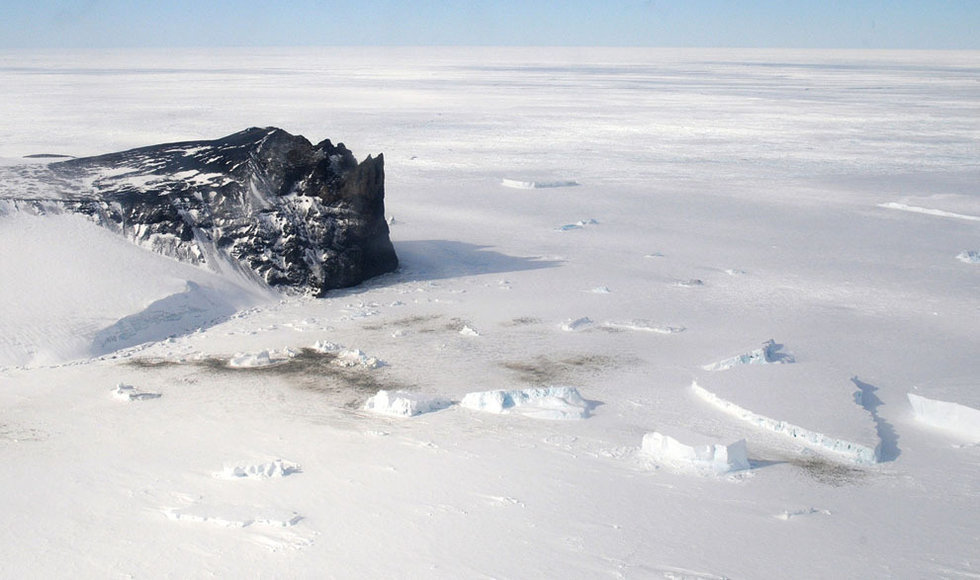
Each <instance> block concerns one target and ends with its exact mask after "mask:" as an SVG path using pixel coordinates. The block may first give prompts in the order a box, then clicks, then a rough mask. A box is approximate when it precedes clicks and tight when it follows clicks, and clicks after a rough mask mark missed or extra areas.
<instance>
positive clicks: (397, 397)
mask: <svg viewBox="0 0 980 580" xmlns="http://www.w3.org/2000/svg"><path fill="white" fill-rule="evenodd" d="M451 405H452V401H450V400H449V399H445V398H442V397H436V396H432V395H425V394H421V393H407V392H405V391H385V390H381V391H378V393H377V394H376V395H374V396H373V397H371V398H370V399H368V400H367V403H365V404H364V409H365V410H367V411H373V412H375V413H381V414H383V415H394V416H396V417H413V416H415V415H421V414H423V413H431V412H433V411H439V410H442V409H445V408H447V407H449V406H451Z"/></svg>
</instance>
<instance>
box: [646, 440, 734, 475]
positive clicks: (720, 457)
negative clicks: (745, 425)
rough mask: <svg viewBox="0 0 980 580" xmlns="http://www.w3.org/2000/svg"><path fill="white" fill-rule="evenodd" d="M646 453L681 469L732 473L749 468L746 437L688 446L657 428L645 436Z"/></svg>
mask: <svg viewBox="0 0 980 580" xmlns="http://www.w3.org/2000/svg"><path fill="white" fill-rule="evenodd" d="M642 449H643V452H644V453H646V454H647V455H650V456H651V457H653V458H654V459H655V460H657V461H658V462H662V463H665V464H667V465H670V466H672V467H677V468H680V469H690V468H693V469H695V470H698V471H710V472H713V473H718V474H721V473H728V472H730V471H739V470H742V469H749V468H750V467H751V466H750V465H749V457H748V451H747V448H746V445H745V439H739V440H738V441H736V442H734V443H731V444H729V445H721V444H717V443H716V444H705V445H685V444H684V443H681V442H680V441H678V440H677V439H674V438H673V437H670V436H668V435H664V434H662V433H658V432H656V431H654V432H652V433H647V434H646V435H644V436H643V446H642Z"/></svg>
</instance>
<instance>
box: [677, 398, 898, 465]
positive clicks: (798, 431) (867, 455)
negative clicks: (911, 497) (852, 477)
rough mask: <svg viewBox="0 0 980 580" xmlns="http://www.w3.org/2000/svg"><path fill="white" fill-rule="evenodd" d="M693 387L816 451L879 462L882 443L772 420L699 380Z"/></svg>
mask: <svg viewBox="0 0 980 580" xmlns="http://www.w3.org/2000/svg"><path fill="white" fill-rule="evenodd" d="M691 388H693V389H694V393H695V394H696V395H697V396H698V397H701V398H702V399H704V400H705V401H707V402H709V403H711V404H712V405H714V406H716V407H718V408H719V409H721V410H722V411H725V412H726V413H729V414H732V415H734V416H736V417H738V418H739V419H741V420H743V421H745V422H747V423H751V424H752V425H755V426H756V427H759V428H761V429H765V430H767V431H772V432H774V433H779V434H782V435H785V436H786V437H789V438H791V439H795V440H797V441H799V442H800V443H801V444H803V445H805V446H807V447H810V448H813V449H816V450H820V451H831V452H833V453H835V454H837V455H840V456H842V457H843V458H845V459H847V460H848V461H851V462H852V463H858V464H872V463H877V462H878V453H879V447H880V444H879V445H876V446H875V447H874V448H871V447H868V446H867V445H861V444H860V443H854V442H852V441H846V440H844V439H837V438H834V437H830V436H828V435H824V434H823V433H817V432H816V431H810V430H809V429H804V428H803V427H799V426H797V425H793V424H792V423H787V422H786V421H780V420H778V419H771V418H769V417H765V416H763V415H758V414H756V413H753V412H752V411H749V410H748V409H744V408H742V407H739V406H738V405H736V404H735V403H732V402H730V401H726V400H724V399H722V398H721V397H719V396H718V395H716V394H714V393H712V392H711V391H708V390H707V389H705V388H704V387H702V386H701V385H699V384H698V383H697V381H694V382H693V383H691Z"/></svg>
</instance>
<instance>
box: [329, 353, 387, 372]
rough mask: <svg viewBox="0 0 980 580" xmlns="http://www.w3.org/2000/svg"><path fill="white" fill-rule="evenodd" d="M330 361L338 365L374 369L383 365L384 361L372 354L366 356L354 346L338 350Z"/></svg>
mask: <svg viewBox="0 0 980 580" xmlns="http://www.w3.org/2000/svg"><path fill="white" fill-rule="evenodd" d="M332 363H333V364H335V365H337V366H339V367H358V366H360V367H364V368H368V369H376V368H378V367H383V366H384V365H385V363H384V361H380V360H378V359H376V358H374V357H373V356H368V355H366V354H364V353H363V352H361V351H360V350H358V349H356V348H351V349H344V350H342V351H340V352H339V353H337V358H335V359H334V360H333V361H332Z"/></svg>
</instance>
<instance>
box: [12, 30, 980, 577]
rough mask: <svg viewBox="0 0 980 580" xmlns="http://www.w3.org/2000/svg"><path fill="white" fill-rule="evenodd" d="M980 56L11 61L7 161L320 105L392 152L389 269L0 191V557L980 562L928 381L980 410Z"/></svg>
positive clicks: (330, 118) (309, 53)
mask: <svg viewBox="0 0 980 580" xmlns="http://www.w3.org/2000/svg"><path fill="white" fill-rule="evenodd" d="M977 57H978V55H977V54H976V53H916V52H910V53H903V52H862V51H858V52H846V51H845V52H823V51H801V52H800V51H687V50H684V51H677V50H625V49H623V50H620V49H609V50H596V49H585V48H569V49H496V48H479V49H467V50H461V49H452V50H449V49H436V48H432V49H333V48H331V49H302V50H301V49H264V50H247V51H246V50H209V51H207V52H202V51H197V52H196V51H166V52H164V51H132V52H126V51H117V52H85V51H81V52H73V53H71V54H68V53H55V52H44V53H42V52H37V53H33V52H8V53H0V86H3V87H4V90H3V91H0V110H3V111H5V114H6V118H5V122H4V128H3V139H0V156H2V157H7V158H20V157H21V156H23V155H27V154H35V153H61V154H70V155H88V154H97V153H102V152H107V151H116V150H121V149H125V148H127V147H135V146H140V145H147V144H152V143H160V142H167V141H175V140H181V139H196V138H213V137H215V136H220V135H225V134H228V133H231V132H233V131H236V130H239V129H241V128H243V127H248V126H254V125H259V126H266V125H274V126H281V127H283V128H285V129H287V130H289V131H291V132H293V133H302V134H307V135H328V136H330V137H331V138H335V139H338V140H343V141H344V142H345V143H346V144H347V145H348V146H349V147H350V148H351V149H352V150H355V151H366V152H384V154H385V160H386V168H385V169H386V176H387V182H386V194H387V195H386V207H387V209H388V211H389V213H390V216H389V223H391V232H392V239H393V241H394V243H395V249H396V251H397V252H398V255H399V258H400V261H401V264H402V267H401V268H400V270H399V271H398V272H396V273H393V274H390V275H387V276H384V277H381V278H379V279H376V280H372V281H370V282H369V283H367V284H364V285H362V286H360V287H358V288H352V289H347V290H344V291H338V292H334V293H332V294H330V295H329V296H327V297H326V298H324V299H321V300H312V299H305V298H290V299H279V298H277V297H273V298H269V297H268V296H267V295H266V296H263V295H262V294H261V292H259V293H258V295H257V296H256V293H255V292H256V291H255V289H253V288H250V287H247V286H246V287H242V285H241V284H240V283H239V282H238V281H235V280H229V279H226V278H223V277H221V276H220V275H217V274H214V273H211V272H206V271H203V270H200V269H196V268H193V267H190V266H187V265H185V264H180V263H177V262H173V261H170V260H167V259H164V258H161V257H160V256H157V255H155V254H151V253H148V252H146V250H143V249H140V248H136V247H134V246H130V245H127V244H126V243H125V242H122V241H121V240H118V239H116V238H114V237H112V236H111V234H109V233H108V232H105V231H102V230H99V229H97V228H94V226H90V224H88V223H87V222H84V221H79V220H76V219H74V218H69V217H65V216H52V215H49V216H45V217H37V216H28V215H4V216H2V217H0V280H2V285H0V305H2V309H0V347H2V348H0V356H2V362H0V460H2V462H3V465H5V466H7V469H5V470H3V471H2V473H0V491H2V493H0V513H3V514H4V523H5V525H4V526H3V527H2V528H0V577H15V578H21V577H49V578H51V577H73V578H104V577H117V576H118V577H137V578H146V577H202V576H213V577H219V578H250V577H256V578H257V577H295V578H323V577H333V578H366V577H372V578H378V577H382V578H384V577H424V578H469V577H497V578H546V577H547V578H550V577H567V578H609V577H612V578H786V577H794V578H831V577H834V578H869V577H928V578H933V577H943V578H969V577H974V576H976V575H978V574H980V561H978V559H977V556H976V553H977V550H976V545H977V537H978V534H980V524H978V522H980V507H978V506H980V502H978V501H977V500H978V495H980V489H978V486H977V482H978V481H980V446H977V445H976V444H975V442H974V441H973V440H972V439H970V438H968V437H966V438H965V437H962V436H958V435H956V433H952V436H951V433H949V432H947V431H944V430H942V429H933V428H931V427H930V426H929V425H928V424H927V423H925V422H924V421H922V420H921V417H922V415H923V413H922V412H921V410H920V412H919V413H918V415H919V417H920V418H917V416H916V413H915V412H914V410H913V407H912V405H911V404H910V402H909V398H908V397H907V394H908V393H909V392H911V391H914V392H915V393H916V394H919V395H921V396H924V397H926V398H927V399H929V400H932V401H938V402H941V403H943V404H955V405H960V406H962V407H963V408H969V409H972V410H975V409H978V408H980V400H978V396H980V394H978V391H977V388H978V387H977V384H978V383H977V380H976V379H977V377H980V360H978V357H977V356H976V353H977V352H980V334H978V333H977V330H976V329H977V327H978V321H980V320H978V318H980V309H978V308H980V305H978V300H977V296H980V280H978V276H980V270H978V269H977V268H976V266H975V265H974V264H971V263H967V262H964V261H961V260H957V259H955V257H956V256H957V255H958V254H959V253H960V252H963V251H964V250H975V249H976V248H977V247H978V242H977V233H978V230H977V227H978V224H977V223H976V221H974V220H971V219H963V218H962V217H960V216H978V215H980V197H978V195H980V193H978V191H977V187H976V184H977V183H980V169H978V167H977V165H976V135H977V134H980V116H978V115H976V110H977V108H978V106H980V82H977V81H978V74H980V73H978V71H977V68H976V66H975V63H976V62H977ZM66 87H68V88H70V90H66ZM22 161H23V160H20V161H16V160H15V161H10V162H9V163H21V162H22ZM33 162H36V160H35V161H33ZM522 176H532V177H527V178H525V177H522ZM539 177H540V179H539ZM559 179H560V180H562V181H567V182H572V181H574V182H575V183H577V184H579V185H577V186H575V187H551V188H540V187H539V188H534V189H533V190H528V189H521V188H516V189H515V188H513V187H506V186H504V185H503V180H517V181H521V182H524V181H534V182H535V183H537V182H538V181H540V182H541V183H544V182H545V181H548V182H551V181H557V180H559ZM9 185H10V184H7V186H9ZM41 193H43V192H38V194H39V195H40V194H41ZM907 208H924V209H928V210H929V211H918V210H914V211H911V210H908V209H907ZM896 209H901V210H902V211H896ZM954 214H955V215H954ZM562 224H566V225H568V226H571V227H567V228H566V227H562ZM600 288H601V289H604V290H603V291H598V292H597V291H595V290H596V289H600ZM195 328H199V329H200V330H194V329H195ZM466 329H469V330H470V331H472V332H468V331H466ZM110 337H116V340H115V341H112V340H108V339H109V338H110ZM770 338H775V339H776V340H777V341H778V344H779V345H782V348H781V349H776V350H773V349H768V350H767V349H766V347H765V346H763V348H762V350H761V353H760V354H761V357H762V359H766V358H767V352H768V358H769V359H773V360H770V361H769V362H775V360H776V359H777V358H778V356H777V355H780V354H782V355H788V356H791V357H792V364H743V365H727V364H726V365H721V366H722V367H730V368H723V369H722V368H720V367H719V370H707V369H705V366H706V365H707V366H711V365H712V364H713V363H718V362H722V361H726V360H728V361H739V360H741V359H742V358H743V357H740V356H739V355H740V354H743V355H748V356H746V357H745V358H746V360H759V356H754V355H753V354H752V353H753V352H755V351H757V350H758V349H759V348H760V345H765V344H767V343H766V342H765V341H767V340H768V339H770ZM144 340H147V341H149V342H142V341H144ZM773 344H774V345H775V343H773ZM340 345H343V346H340ZM116 347H119V350H114V349H116ZM110 351H111V352H110ZM263 353H264V354H263ZM778 360H779V361H780V362H784V363H789V360H787V359H786V358H782V359H778ZM232 361H238V363H236V364H232ZM266 361H268V364H266ZM372 361H373V362H372ZM381 361H383V362H384V364H381ZM693 382H696V383H697V384H698V385H699V386H701V387H703V388H704V389H706V390H707V391H708V392H710V393H713V394H714V395H716V396H717V397H719V398H720V399H722V400H724V401H727V402H729V403H731V404H733V405H736V406H737V407H739V408H740V409H743V410H746V411H749V412H751V413H752V414H754V415H755V416H758V417H764V418H767V419H768V421H763V422H762V423H764V424H763V425H759V424H753V423H750V422H747V421H745V420H744V419H743V418H741V417H740V416H737V415H735V414H732V413H728V412H725V410H724V409H722V408H719V407H718V406H715V405H712V404H711V403H710V402H708V401H706V400H705V399H704V398H701V397H699V396H698V395H697V393H696V392H695V390H694V389H692V387H691V385H692V383H693ZM119 385H122V386H124V387H131V389H122V390H121V391H120V389H121V387H120V386H119ZM561 387H567V388H569V389H571V388H574V389H575V392H577V393H579V395H580V397H581V399H582V401H583V402H584V406H583V405H582V404H578V405H573V407H574V409H569V408H565V407H563V408H562V410H563V412H564V411H574V410H575V409H578V410H579V412H580V414H579V416H580V417H582V419H581V420H570V421H543V420H538V419H537V417H535V416H534V415H535V413H531V416H528V415H527V414H524V413H522V412H511V413H490V412H477V411H474V410H473V409H470V408H465V407H463V406H461V405H458V404H453V405H449V406H446V405H445V403H447V402H448V401H462V400H464V399H465V398H466V397H467V395H468V394H471V393H478V394H486V393H504V394H510V396H511V398H512V399H513V396H514V395H515V394H519V393H551V394H552V395H554V394H556V393H558V392H559V391H560V390H561ZM382 391H384V392H386V393H388V395H387V400H383V399H384V397H382V399H378V398H373V399H372V397H376V395H378V394H379V393H380V392H382ZM561 392H563V393H565V394H566V395H567V394H569V393H570V392H571V391H561ZM433 393H437V394H438V397H436V396H435V395H432V394H433ZM132 395H137V397H136V398H134V397H133V396H132ZM140 395H159V396H147V397H142V396H140ZM475 398H477V399H479V398H480V396H477V397H475ZM519 398H520V397H519ZM436 399H438V400H439V404H438V405H434V404H433V402H434V401H436ZM495 400H500V401H504V398H503V397H502V396H501V397H499V398H498V399H495ZM913 400H914V399H913ZM369 401H372V403H371V404H368V402H369ZM545 401H546V403H547V404H548V405H555V404H558V403H559V402H560V401H556V400H555V399H554V398H551V399H547V398H546V399H545ZM484 402H486V401H484ZM565 402H566V403H567V402H568V400H566V401H565ZM575 402H577V399H576V401H575ZM435 406H438V407H439V409H438V411H437V412H426V413H421V414H418V415H414V416H412V417H411V418H406V417H404V416H402V415H407V414H410V413H413V412H414V411H415V410H421V409H423V408H428V409H429V410H433V411H435V409H434V408H433V407H435ZM546 406H547V405H546ZM483 407H484V408H486V405H484V406H483ZM501 408H503V407H502V406H501ZM586 408H587V411H588V412H587V417H584V416H583V415H585V413H581V411H583V410H585V409H586ZM950 409H955V410H956V411H957V413H955V414H956V415H957V416H959V417H967V418H969V417H970V416H972V415H970V414H969V413H963V412H962V411H961V410H960V408H959V407H949V406H941V407H940V408H939V410H938V411H936V410H935V409H934V411H936V412H927V413H926V415H927V416H929V417H933V418H935V417H937V416H939V414H940V412H944V411H948V410H950ZM378 410H381V411H385V412H381V413H378V412H375V411H378ZM531 410H534V409H533V408H532V409H531ZM545 410H549V409H545ZM550 410H551V411H553V410H554V409H550ZM388 413H393V414H388ZM778 423H782V424H784V425H786V424H788V425H792V426H796V427H799V428H801V429H805V430H806V431H807V432H808V433H813V434H819V435H822V436H826V437H830V438H833V439H835V440H841V441H850V442H853V443H856V444H859V445H862V446H864V447H866V448H871V449H874V448H877V449H878V455H877V457H876V459H877V462H875V463H870V462H860V463H859V462H855V461H852V460H851V459H852V458H849V457H847V456H844V455H841V454H835V453H832V452H830V451H829V450H827V449H823V448H820V446H816V447H815V446H814V445H812V444H809V443H808V442H807V441H803V440H801V439H800V438H792V437H786V436H785V434H783V433H780V432H776V431H774V430H772V429H768V428H763V427H767V426H772V425H775V424H778ZM650 433H660V434H662V435H665V436H668V437H671V438H674V440H675V441H676V442H678V443H677V444H676V445H674V444H669V445H666V449H667V451H668V453H667V455H666V456H656V455H654V454H651V453H649V452H648V451H649V448H650V447H651V446H652V442H651V444H650V445H648V446H647V447H648V450H647V451H644V450H643V447H644V436H645V435H647V434H650ZM741 440H744V441H745V444H744V452H745V459H746V460H747V463H748V467H749V468H748V469H739V470H737V471H734V472H731V473H723V474H719V475H712V476H709V477H699V476H697V475H698V473H700V471H699V469H698V468H697V466H693V467H694V469H693V471H694V474H692V473H691V470H690V469H687V468H686V466H685V468H678V465H679V464H683V461H682V460H684V461H686V459H684V458H687V459H690V456H691V454H693V455H694V457H695V459H697V458H698V451H697V450H698V449H702V450H704V448H702V447H700V446H702V445H707V446H709V452H708V454H707V455H711V453H714V456H713V457H715V458H717V457H719V456H720V449H719V447H717V446H720V447H728V446H729V444H731V443H732V442H739V441H741ZM661 443H663V440H661ZM663 448H664V446H663V445H661V446H660V447H657V449H663ZM742 451H743V448H742V447H741V444H739V445H738V446H737V448H735V449H732V453H731V456H735V455H739V456H741V452H742ZM725 453H726V455H727V454H728V451H727V450H726V452H725ZM701 456H702V457H706V455H705V454H704V453H702V455H701ZM688 463H690V462H689V461H688ZM712 465H713V464H712ZM739 466H740V467H742V466H744V465H743V463H742V462H741V461H740V462H739Z"/></svg>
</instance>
